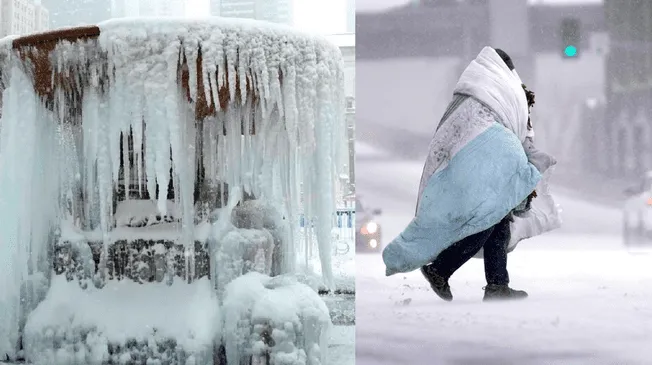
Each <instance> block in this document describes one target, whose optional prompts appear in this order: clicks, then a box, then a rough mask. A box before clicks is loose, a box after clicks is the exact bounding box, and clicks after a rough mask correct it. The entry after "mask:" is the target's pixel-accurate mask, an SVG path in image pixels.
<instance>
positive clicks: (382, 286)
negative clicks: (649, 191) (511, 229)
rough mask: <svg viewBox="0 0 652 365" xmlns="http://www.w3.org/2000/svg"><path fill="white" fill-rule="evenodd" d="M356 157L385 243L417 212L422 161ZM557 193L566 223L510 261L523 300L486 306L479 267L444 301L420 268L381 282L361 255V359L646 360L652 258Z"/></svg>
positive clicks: (466, 270) (651, 354) (608, 212)
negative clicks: (630, 248) (627, 246)
mask: <svg viewBox="0 0 652 365" xmlns="http://www.w3.org/2000/svg"><path fill="white" fill-rule="evenodd" d="M357 150H358V151H364V153H363V154H362V155H358V159H357V161H356V186H357V190H358V191H359V192H361V195H363V196H364V202H365V203H366V204H367V205H368V206H374V207H378V208H381V209H383V215H382V216H380V217H379V218H378V220H379V223H380V225H381V226H382V227H383V230H384V236H385V241H386V242H387V241H390V240H391V239H392V238H394V237H395V236H396V235H398V234H399V233H400V232H401V230H402V229H403V228H404V227H405V226H406V225H407V223H408V222H409V221H410V219H411V216H412V214H413V212H414V203H415V199H416V190H417V187H418V183H419V178H420V176H421V169H422V164H421V162H406V161H392V159H391V158H390V157H389V155H388V154H383V152H382V151H378V150H374V149H373V148H371V147H369V146H362V148H360V149H357ZM399 178H400V179H401V180H399ZM553 192H555V190H554V187H553ZM556 195H557V197H558V202H559V203H560V204H561V205H562V208H563V209H564V210H563V218H564V224H565V225H564V227H563V228H562V229H560V230H558V231H556V232H554V233H550V234H548V235H544V236H541V237H537V238H534V239H531V240H527V241H524V242H522V243H521V244H520V245H519V247H517V248H516V250H515V251H514V252H513V253H511V254H510V255H509V270H510V276H511V284H512V286H513V287H515V288H518V289H524V290H527V291H528V292H529V294H530V298H528V299H527V300H525V301H521V302H513V303H500V304H494V303H490V304H487V303H483V302H482V294H483V292H482V287H483V286H484V285H485V281H484V270H483V263H482V261H481V260H476V259H473V260H471V261H470V262H469V263H468V264H466V265H465V266H464V267H462V269H460V270H459V271H458V272H457V273H456V274H455V275H454V276H453V277H452V279H451V282H450V283H451V287H452V290H453V295H454V296H455V299H454V301H453V302H451V303H447V302H444V301H442V300H440V299H439V298H438V297H436V296H435V294H434V293H432V291H431V289H430V287H429V285H428V284H427V283H426V281H425V280H424V279H423V278H422V276H421V274H420V273H418V272H414V273H410V274H407V275H403V274H399V275H395V276H392V277H389V278H388V277H385V276H384V270H385V267H384V265H383V262H382V259H381V257H380V255H358V257H357V258H356V265H357V267H358V268H359V269H358V271H357V274H356V288H357V291H356V312H357V316H356V325H357V331H356V333H357V334H356V364H359V365H364V364H397V363H414V364H424V363H429V364H442V365H447V364H478V365H491V364H500V365H509V364H518V365H538V364H542V365H543V364H545V365H562V364H563V365H573V364H596V365H601V364H604V365H615V364H627V365H637V364H641V365H642V364H649V363H650V362H651V361H652V349H651V348H650V347H649V344H650V338H651V337H650V336H651V334H652V309H651V307H650V306H649V303H652V287H651V286H650V285H649V283H650V282H652V253H649V252H638V253H634V252H628V251H627V250H625V249H624V247H623V246H622V242H621V237H620V228H621V213H620V211H618V210H614V209H608V208H603V207H601V206H598V205H594V204H591V203H587V202H585V201H581V200H578V199H575V198H574V196H573V195H571V194H569V193H568V192H564V194H561V191H559V192H558V194H556ZM386 242H385V243H386Z"/></svg>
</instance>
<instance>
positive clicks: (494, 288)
mask: <svg viewBox="0 0 652 365" xmlns="http://www.w3.org/2000/svg"><path fill="white" fill-rule="evenodd" d="M525 298H527V293H526V292H524V291H523V290H515V289H512V288H510V287H509V286H507V285H495V284H489V285H487V286H486V287H485V288H484V298H483V300H484V301H485V302H486V301H491V300H515V299H525Z"/></svg>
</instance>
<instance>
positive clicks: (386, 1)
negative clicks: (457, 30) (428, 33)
mask: <svg viewBox="0 0 652 365" xmlns="http://www.w3.org/2000/svg"><path fill="white" fill-rule="evenodd" d="M409 2H410V0H356V2H355V8H356V11H361V10H362V11H379V10H384V9H387V8H390V7H394V6H399V5H403V4H407V3H409ZM528 2H529V3H545V4H576V3H601V2H602V0H528Z"/></svg>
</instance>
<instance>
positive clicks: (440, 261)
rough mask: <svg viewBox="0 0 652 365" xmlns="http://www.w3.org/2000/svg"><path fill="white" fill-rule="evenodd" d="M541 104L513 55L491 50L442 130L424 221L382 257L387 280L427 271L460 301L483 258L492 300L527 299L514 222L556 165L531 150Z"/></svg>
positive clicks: (433, 154)
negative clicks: (470, 268) (513, 269)
mask: <svg viewBox="0 0 652 365" xmlns="http://www.w3.org/2000/svg"><path fill="white" fill-rule="evenodd" d="M533 104H534V94H533V93H532V92H530V91H529V90H526V89H525V87H524V85H523V83H522V82H521V79H520V77H519V76H518V73H517V72H516V70H515V67H514V63H513V61H512V60H511V58H510V57H509V55H507V53H506V52H504V51H502V50H500V49H493V48H491V47H485V48H484V49H483V50H482V51H481V52H480V54H479V55H478V56H477V57H476V59H475V60H474V61H472V62H471V64H470V65H469V66H468V67H467V68H466V70H465V71H464V72H463V74H462V75H461V77H460V79H459V81H458V83H457V86H456V88H455V91H454V96H453V100H452V101H451V103H450V104H449V106H448V108H447V110H446V111H445V113H444V116H443V117H442V119H441V120H440V123H439V125H438V126H437V128H436V131H435V135H434V136H433V139H432V141H431V143H430V147H429V154H428V158H427V160H426V164H425V166H424V171H423V175H422V178H421V184H420V187H419V199H418V201H417V211H416V214H415V218H414V219H413V221H412V222H411V223H410V225H409V226H408V227H407V228H406V229H405V230H404V231H403V233H401V235H400V236H399V237H398V238H396V239H395V240H393V241H392V242H390V244H389V245H387V247H386V248H385V250H384V251H383V260H384V261H385V264H386V266H387V275H392V274H394V273H397V272H407V271H412V270H414V269H416V268H420V270H421V272H422V274H423V276H424V277H425V278H426V280H427V281H428V282H429V284H430V286H431V288H432V289H433V291H434V292H435V293H436V294H437V295H438V296H439V297H440V298H442V299H444V300H446V301H451V300H452V299H453V295H452V292H451V289H450V285H449V279H450V277H451V276H452V275H453V273H455V272H456V271H457V270H458V269H459V268H460V267H461V266H462V265H464V263H466V262H467V261H469V260H470V259H471V258H473V257H474V256H476V255H477V254H478V252H479V251H480V250H482V251H483V258H484V266H485V278H486V280H487V286H486V287H485V288H484V290H485V292H484V300H496V299H523V298H526V297H527V296H528V294H527V293H526V292H525V291H522V290H515V289H512V288H510V287H509V273H508V271H507V251H508V245H509V243H510V239H511V224H512V222H513V221H514V219H515V216H517V217H526V216H527V215H528V211H529V210H530V208H531V206H532V202H533V199H535V198H536V196H537V193H536V191H535V188H536V186H537V184H538V183H539V181H540V180H541V174H542V173H543V172H544V171H541V170H547V169H548V167H550V166H551V165H552V164H554V163H555V161H554V159H553V158H552V157H550V156H548V155H547V154H545V153H542V152H540V151H538V150H536V148H534V145H533V143H532V136H533V132H532V128H531V122H530V120H529V109H530V107H531V106H532V105H533ZM526 146H527V148H526ZM530 156H533V157H536V162H537V164H538V165H539V166H537V164H534V163H533V161H530ZM542 161H543V162H542ZM417 265H419V266H417Z"/></svg>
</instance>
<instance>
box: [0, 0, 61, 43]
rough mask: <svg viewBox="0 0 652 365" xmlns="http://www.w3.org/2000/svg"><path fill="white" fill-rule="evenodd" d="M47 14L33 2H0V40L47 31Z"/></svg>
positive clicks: (17, 0)
mask: <svg viewBox="0 0 652 365" xmlns="http://www.w3.org/2000/svg"><path fill="white" fill-rule="evenodd" d="M48 24H49V13H48V10H47V9H46V8H45V7H44V6H43V5H41V4H40V1H34V0H0V38H2V37H5V36H8V35H23V34H29V33H34V32H41V31H44V30H47V29H48Z"/></svg>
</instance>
